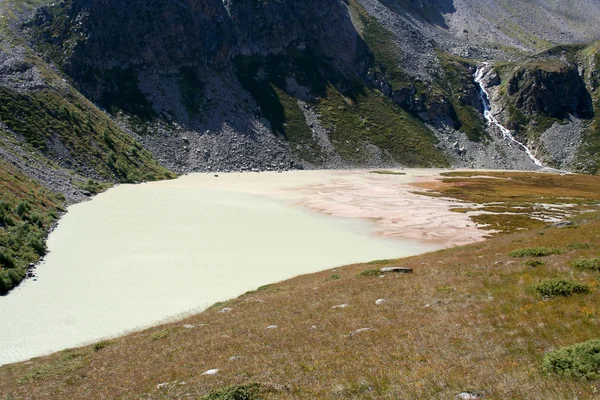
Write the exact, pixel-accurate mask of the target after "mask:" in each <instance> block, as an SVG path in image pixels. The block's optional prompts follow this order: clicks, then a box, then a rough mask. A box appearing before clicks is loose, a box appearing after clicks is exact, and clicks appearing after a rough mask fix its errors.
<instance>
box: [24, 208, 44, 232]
mask: <svg viewBox="0 0 600 400" xmlns="http://www.w3.org/2000/svg"><path fill="white" fill-rule="evenodd" d="M28 220H29V222H31V224H32V225H35V226H37V227H38V228H40V229H44V217H43V216H42V215H41V214H40V213H38V212H34V213H32V214H31V215H30V216H29V218H28Z"/></svg>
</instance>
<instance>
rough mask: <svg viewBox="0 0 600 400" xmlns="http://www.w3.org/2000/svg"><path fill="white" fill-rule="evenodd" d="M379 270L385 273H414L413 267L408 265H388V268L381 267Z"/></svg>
mask: <svg viewBox="0 0 600 400" xmlns="http://www.w3.org/2000/svg"><path fill="white" fill-rule="evenodd" d="M379 271H381V272H383V273H385V272H393V273H398V274H412V272H413V269H412V268H407V267H386V268H381V269H380V270H379Z"/></svg>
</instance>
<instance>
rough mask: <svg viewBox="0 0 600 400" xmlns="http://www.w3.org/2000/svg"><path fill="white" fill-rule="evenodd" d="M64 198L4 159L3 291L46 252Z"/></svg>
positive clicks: (0, 211)
mask: <svg viewBox="0 0 600 400" xmlns="http://www.w3.org/2000/svg"><path fill="white" fill-rule="evenodd" d="M63 201H64V198H63V197H62V196H61V195H57V194H56V193H53V192H51V191H49V190H47V189H46V188H44V187H43V186H41V185H40V184H38V183H37V182H35V181H33V180H32V179H30V178H29V177H27V176H26V175H24V174H23V173H22V172H20V171H19V170H17V169H16V168H15V167H14V166H13V165H12V164H9V163H6V162H4V161H0V295H4V294H6V293H7V292H8V291H10V290H11V289H12V288H14V287H15V286H17V285H18V284H19V283H20V282H21V281H22V280H23V279H25V276H26V275H27V267H28V265H29V264H30V263H36V262H37V261H38V260H39V258H40V257H41V256H43V255H44V254H46V244H45V238H46V233H47V232H48V230H49V229H50V227H51V226H52V224H53V223H54V222H56V220H57V219H58V217H59V214H60V212H62V211H63V209H62V204H63Z"/></svg>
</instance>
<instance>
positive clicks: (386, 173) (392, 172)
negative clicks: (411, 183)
mask: <svg viewBox="0 0 600 400" xmlns="http://www.w3.org/2000/svg"><path fill="white" fill-rule="evenodd" d="M371 173H372V174H377V175H406V173H405V172H398V171H388V170H378V171H371Z"/></svg>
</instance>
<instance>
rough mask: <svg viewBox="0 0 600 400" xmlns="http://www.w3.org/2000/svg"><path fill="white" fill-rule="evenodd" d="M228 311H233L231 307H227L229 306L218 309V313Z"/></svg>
mask: <svg viewBox="0 0 600 400" xmlns="http://www.w3.org/2000/svg"><path fill="white" fill-rule="evenodd" d="M230 311H233V308H229V307H225V308H221V309H220V310H219V314H225V313H228V312H230Z"/></svg>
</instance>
